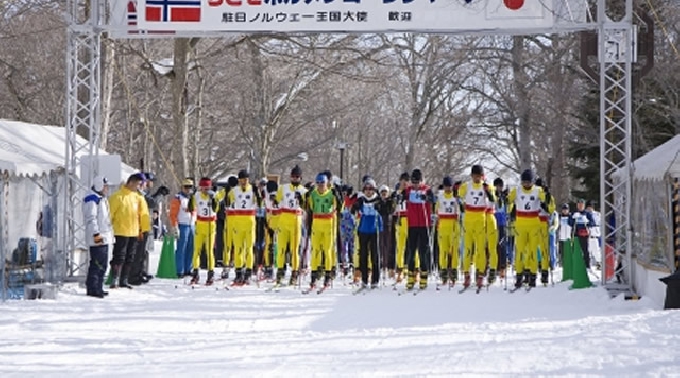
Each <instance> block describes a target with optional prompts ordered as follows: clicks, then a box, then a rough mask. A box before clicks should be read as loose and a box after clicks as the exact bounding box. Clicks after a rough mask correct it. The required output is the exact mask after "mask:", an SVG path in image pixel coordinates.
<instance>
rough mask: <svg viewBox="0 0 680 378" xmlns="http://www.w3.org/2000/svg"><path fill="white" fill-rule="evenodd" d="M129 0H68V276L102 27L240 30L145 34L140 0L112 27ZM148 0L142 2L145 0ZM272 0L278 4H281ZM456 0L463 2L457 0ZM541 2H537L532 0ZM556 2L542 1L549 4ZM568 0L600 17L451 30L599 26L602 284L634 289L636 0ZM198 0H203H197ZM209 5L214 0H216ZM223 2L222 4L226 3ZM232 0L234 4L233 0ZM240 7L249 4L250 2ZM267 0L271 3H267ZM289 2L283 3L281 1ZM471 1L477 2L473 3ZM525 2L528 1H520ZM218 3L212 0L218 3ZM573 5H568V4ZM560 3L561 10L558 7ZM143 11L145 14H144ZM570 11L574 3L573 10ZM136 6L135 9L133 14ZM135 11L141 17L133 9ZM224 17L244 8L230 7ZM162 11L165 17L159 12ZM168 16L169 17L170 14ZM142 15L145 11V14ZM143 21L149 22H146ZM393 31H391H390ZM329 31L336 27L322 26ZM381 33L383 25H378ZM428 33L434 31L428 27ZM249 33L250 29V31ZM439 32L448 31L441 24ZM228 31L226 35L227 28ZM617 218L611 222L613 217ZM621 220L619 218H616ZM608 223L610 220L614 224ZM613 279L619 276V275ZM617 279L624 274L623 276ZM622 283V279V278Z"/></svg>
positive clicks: (93, 116)
mask: <svg viewBox="0 0 680 378" xmlns="http://www.w3.org/2000/svg"><path fill="white" fill-rule="evenodd" d="M122 1H123V0H67V2H66V3H67V7H68V8H67V23H68V48H67V75H68V77H67V89H66V99H67V106H66V112H65V133H66V145H65V152H66V153H65V157H66V158H65V167H66V171H67V174H68V179H67V180H65V187H64V190H63V191H62V198H63V201H64V205H65V206H64V213H63V214H62V217H63V224H64V227H62V228H61V229H60V230H59V233H58V235H59V239H58V246H59V252H60V253H62V254H63V256H64V257H65V258H67V259H68V260H67V261H68V264H67V266H68V267H70V269H68V274H69V275H74V273H75V271H76V270H77V267H76V266H75V265H74V264H73V261H74V251H75V250H76V249H77V248H79V247H82V246H84V245H85V243H84V241H83V240H79V239H78V238H79V236H78V235H83V233H82V232H79V231H82V230H83V229H84V225H83V224H82V221H79V218H78V217H76V216H75V212H77V211H79V209H80V198H78V196H77V194H78V193H79V192H81V191H82V190H85V189H86V188H85V187H84V184H83V183H84V182H90V181H91V179H92V175H94V174H96V169H97V167H95V166H91V167H88V169H87V170H86V172H87V175H88V177H83V178H80V177H79V175H78V171H77V169H78V168H79V165H80V159H79V158H78V154H79V153H82V152H84V151H87V155H89V156H90V157H95V156H96V155H97V154H98V147H97V146H98V144H99V132H100V88H101V76H100V66H101V62H100V45H101V43H100V38H101V34H102V33H103V32H108V33H110V35H115V36H116V37H117V38H173V37H175V36H179V35H180V34H181V36H212V37H219V36H221V35H227V34H233V31H229V32H218V31H215V30H194V31H191V30H189V31H187V30H178V32H177V34H176V35H173V33H174V31H171V32H170V33H168V31H167V30H165V31H163V32H158V33H153V32H149V33H145V32H143V31H141V30H135V31H134V32H131V31H130V30H125V28H121V26H120V25H127V26H128V27H129V26H131V25H132V26H136V25H137V22H138V18H137V16H138V15H139V16H141V15H142V13H141V12H142V9H138V8H141V7H138V1H136V0H126V1H125V3H124V4H123V7H124V8H127V11H128V13H127V21H124V23H123V24H118V25H113V24H111V23H110V22H109V17H110V11H111V9H112V7H113V3H115V2H118V3H120V2H122ZM139 1H143V0H139ZM274 1H278V0H272V4H274ZM456 1H457V0H456ZM491 1H496V2H498V1H499V0H479V2H478V4H489V3H490V2H491ZM532 1H537V2H538V0H532ZM548 1H552V0H545V1H544V0H541V1H540V3H541V4H543V3H546V2H548ZM557 1H565V3H564V4H572V3H578V2H579V1H580V3H581V4H582V5H584V7H585V8H588V9H589V8H590V7H591V6H592V5H596V7H597V18H596V20H597V21H596V22H588V23H581V24H578V25H567V24H564V25H556V26H552V27H550V28H544V29H541V28H527V29H526V30H524V29H521V28H516V29H515V30H514V31H507V30H504V29H497V30H488V29H481V28H480V29H479V30H475V29H469V30H465V31H456V32H454V33H452V34H461V35H462V34H490V35H499V34H538V33H555V32H574V31H579V30H596V31H597V33H598V58H599V77H600V153H601V158H600V204H601V214H602V222H601V234H602V235H604V241H605V243H606V244H607V245H609V246H610V248H602V250H603V253H606V252H607V251H609V252H610V253H611V254H613V255H606V256H603V259H602V261H603V262H605V261H607V259H608V258H609V259H611V258H612V257H614V256H615V257H614V259H615V260H616V262H617V264H616V265H615V268H612V267H611V266H610V265H608V264H606V263H604V264H603V270H604V271H603V273H604V274H602V283H603V284H605V285H607V286H608V287H610V288H612V289H615V290H619V291H631V290H632V282H634V281H633V277H632V274H633V269H632V263H631V261H632V259H631V256H632V253H631V252H632V251H631V246H632V242H631V235H632V233H631V227H630V219H631V218H630V212H631V198H632V173H633V172H632V171H633V170H632V152H631V151H632V148H631V143H632V135H631V134H632V131H631V128H632V124H631V113H632V101H631V100H632V99H631V96H632V90H631V85H632V83H631V79H632V73H631V72H632V64H633V60H634V44H635V36H634V33H635V29H634V27H633V0H625V9H624V10H625V14H624V15H623V17H622V18H621V19H620V20H618V21H613V20H611V19H610V18H608V17H607V10H608V9H607V5H608V3H614V2H607V1H606V0H597V1H596V4H592V3H593V1H594V0H554V2H553V4H555V3H556V2H557ZM197 2H198V1H197ZM209 3H211V4H212V3H215V2H214V1H213V2H209ZM219 3H220V5H221V3H222V2H219ZM228 3H229V2H228ZM231 3H232V4H233V3H238V5H239V6H240V5H241V4H243V5H244V6H245V5H246V1H245V0H244V1H243V2H241V1H238V2H231ZM247 3H248V4H247V5H252V4H255V3H257V4H258V5H259V4H261V3H262V1H260V0H248V2H247ZM264 3H269V2H268V1H264ZM282 3H285V4H288V2H277V4H282ZM428 3H430V2H428ZM466 3H471V2H470V1H466ZM519 3H524V2H519ZM211 6H212V5H211ZM566 7H567V8H569V6H568V5H567V6H566ZM553 9H555V8H553ZM138 11H139V13H138ZM567 11H568V12H571V9H567ZM132 12H134V13H132ZM133 14H134V17H132V15H133ZM224 15H225V19H224V20H227V21H228V20H229V17H234V15H236V17H237V19H236V20H238V12H236V13H233V14H232V13H224ZM159 17H160V16H159ZM164 17H165V16H164ZM140 18H141V17H140ZM140 22H142V21H140ZM388 30H389V29H385V31H388ZM319 31H320V32H329V30H319ZM372 31H374V32H375V31H378V32H379V31H380V30H372ZM424 31H427V30H424ZM245 32H248V31H245ZM434 32H438V33H446V31H439V30H434ZM221 33H222V34H221ZM78 134H80V135H83V136H86V137H87V139H88V140H89V141H90V143H88V144H84V145H83V144H78V142H77V138H76V136H77V135H78ZM95 161H96V160H95V159H92V158H90V159H87V162H88V163H87V164H94V162H95ZM624 167H631V169H628V175H627V176H626V177H623V178H621V179H618V180H616V181H615V180H614V178H613V173H614V172H615V171H617V170H619V169H621V168H624ZM610 220H611V221H610ZM614 220H615V221H614ZM607 225H609V226H607ZM611 269H614V272H612V271H611ZM612 277H613V278H612ZM617 278H618V280H617ZM617 281H618V282H617Z"/></svg>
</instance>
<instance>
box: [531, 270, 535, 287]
mask: <svg viewBox="0 0 680 378" xmlns="http://www.w3.org/2000/svg"><path fill="white" fill-rule="evenodd" d="M529 287H536V275H535V274H534V273H531V274H529Z"/></svg>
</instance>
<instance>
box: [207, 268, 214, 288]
mask: <svg viewBox="0 0 680 378" xmlns="http://www.w3.org/2000/svg"><path fill="white" fill-rule="evenodd" d="M213 283H215V271H213V270H209V271H208V279H207V280H205V285H206V286H210V285H212V284H213Z"/></svg>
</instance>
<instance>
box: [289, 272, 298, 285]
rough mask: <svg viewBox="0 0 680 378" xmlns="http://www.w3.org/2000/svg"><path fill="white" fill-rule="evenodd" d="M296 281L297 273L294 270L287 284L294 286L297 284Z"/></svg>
mask: <svg viewBox="0 0 680 378" xmlns="http://www.w3.org/2000/svg"><path fill="white" fill-rule="evenodd" d="M297 281H298V271H297V270H294V271H292V272H291V273H290V282H288V284H289V285H290V286H295V285H296V284H297Z"/></svg>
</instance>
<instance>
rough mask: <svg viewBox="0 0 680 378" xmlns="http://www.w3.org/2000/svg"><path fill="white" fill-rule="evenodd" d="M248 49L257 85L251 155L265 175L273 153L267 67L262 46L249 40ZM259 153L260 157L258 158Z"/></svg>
mask: <svg viewBox="0 0 680 378" xmlns="http://www.w3.org/2000/svg"><path fill="white" fill-rule="evenodd" d="M248 51H249V52H250V59H251V62H252V64H251V68H252V74H253V84H254V85H255V104H256V106H255V107H254V110H253V113H252V121H251V122H252V125H253V126H254V130H257V133H256V134H255V135H253V142H255V143H254V144H255V146H253V147H256V148H254V156H251V159H252V160H253V163H255V164H253V165H254V166H255V167H256V168H255V169H257V172H256V173H257V174H258V175H265V174H266V173H267V170H268V169H269V160H270V156H269V155H270V154H271V144H270V143H269V142H270V138H271V135H270V133H271V130H270V128H271V125H269V124H268V123H267V121H266V119H267V117H266V109H267V107H266V103H267V94H266V89H265V85H264V74H265V67H264V64H263V62H262V56H261V55H260V48H259V47H258V46H257V45H256V44H255V43H253V42H252V41H250V40H248ZM258 155H259V158H258Z"/></svg>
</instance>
